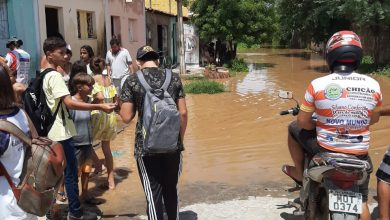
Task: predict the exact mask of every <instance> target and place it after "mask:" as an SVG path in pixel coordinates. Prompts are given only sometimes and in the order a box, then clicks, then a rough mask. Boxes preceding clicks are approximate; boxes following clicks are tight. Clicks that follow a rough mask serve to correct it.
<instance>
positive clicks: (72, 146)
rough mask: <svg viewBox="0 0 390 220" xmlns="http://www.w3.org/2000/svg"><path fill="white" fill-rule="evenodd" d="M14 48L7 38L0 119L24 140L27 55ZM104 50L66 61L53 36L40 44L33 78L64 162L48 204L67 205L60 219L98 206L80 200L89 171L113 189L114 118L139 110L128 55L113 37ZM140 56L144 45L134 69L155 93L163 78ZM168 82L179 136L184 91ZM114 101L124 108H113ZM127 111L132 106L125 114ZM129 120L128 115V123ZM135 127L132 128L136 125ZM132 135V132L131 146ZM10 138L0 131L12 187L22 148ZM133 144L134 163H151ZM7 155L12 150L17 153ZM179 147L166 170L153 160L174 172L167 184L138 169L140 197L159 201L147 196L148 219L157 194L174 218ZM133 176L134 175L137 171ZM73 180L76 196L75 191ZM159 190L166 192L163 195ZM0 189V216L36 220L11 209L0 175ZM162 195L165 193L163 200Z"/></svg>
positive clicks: (64, 48)
mask: <svg viewBox="0 0 390 220" xmlns="http://www.w3.org/2000/svg"><path fill="white" fill-rule="evenodd" d="M21 42H22V41H21V40H18V39H16V38H13V39H10V40H9V42H8V43H7V45H6V46H7V48H9V49H10V52H9V53H8V54H7V57H6V58H5V59H0V65H1V67H0V79H1V82H0V84H1V85H2V86H3V87H4V88H6V89H5V90H2V94H1V102H0V118H1V119H5V120H8V121H11V122H15V123H16V125H17V126H18V127H20V128H22V129H23V131H24V132H25V133H26V134H29V133H30V131H29V130H28V126H26V124H28V120H27V118H28V114H26V113H25V111H23V95H24V91H25V90H26V88H27V87H28V84H27V82H28V81H29V79H28V72H29V63H28V64H22V62H27V61H26V59H25V58H22V57H25V54H27V53H25V52H22V50H21V49H20V46H21V45H22V43H21ZM110 45H111V49H110V50H109V51H108V52H107V56H106V58H105V59H104V58H101V57H97V56H95V54H94V51H93V49H92V47H91V46H89V45H84V46H82V47H81V48H80V51H79V52H80V60H78V61H76V62H74V63H72V62H71V61H70V60H71V57H72V55H73V51H72V48H71V46H70V45H69V44H67V43H66V42H65V40H64V39H63V38H62V37H61V36H57V37H51V38H48V39H46V40H45V41H44V44H43V52H44V55H43V56H42V58H41V61H40V71H39V72H40V73H39V74H44V75H43V83H42V89H43V91H44V93H45V95H46V103H47V105H48V106H49V108H50V109H51V111H52V113H53V115H54V117H55V121H54V123H53V125H52V127H51V128H50V130H49V132H48V134H47V137H48V138H49V139H51V140H52V141H56V142H59V143H61V145H62V147H63V150H64V154H65V158H66V168H65V172H64V181H63V183H62V184H61V185H60V187H59V189H58V194H57V196H56V200H57V201H56V202H57V203H64V202H67V203H68V207H69V212H68V216H67V218H68V219H97V217H98V216H97V215H96V213H88V212H86V211H85V210H84V211H83V209H82V204H84V203H86V204H92V205H98V204H100V203H101V201H100V200H98V199H96V198H94V197H91V196H90V195H89V194H88V182H89V177H90V175H91V173H95V174H99V173H101V172H102V171H106V172H107V181H106V184H104V185H103V187H104V188H106V189H107V190H114V189H115V178H114V160H113V156H112V152H111V146H110V143H111V141H112V140H113V139H114V138H115V136H116V133H117V130H116V129H117V114H118V113H120V115H121V117H122V120H123V121H124V122H125V123H129V122H130V120H131V119H132V118H133V117H134V115H133V113H134V112H133V111H135V109H138V110H139V111H141V112H142V110H140V107H141V106H142V104H141V102H142V100H143V99H144V97H143V95H142V92H143V91H140V90H139V89H140V87H137V88H138V90H137V91H132V89H133V85H131V83H133V82H134V77H128V76H135V74H134V72H135V70H134V67H133V63H132V59H131V56H130V53H129V52H128V50H127V49H125V48H123V47H121V45H120V41H119V40H118V39H116V38H113V39H112V40H111V41H110ZM148 48H149V47H148ZM144 50H145V49H144V47H142V48H140V49H139V52H138V53H137V63H138V65H139V67H140V68H141V69H144V71H145V72H149V70H150V71H152V72H153V74H146V75H147V77H146V78H147V81H148V82H149V83H151V86H152V87H156V88H157V87H161V85H159V83H161V82H164V78H165V75H164V73H165V72H164V73H161V70H160V69H159V68H158V65H159V62H158V55H157V53H156V52H155V51H154V50H148V51H146V52H145V51H144ZM142 51H144V52H142ZM140 54H142V56H141V55H140ZM151 54H152V55H153V56H151ZM151 58H152V59H151ZM28 62H29V60H28ZM152 64H153V65H152ZM127 78H129V79H127ZM172 78H173V79H172V81H171V83H170V85H171V86H170V87H169V89H168V92H169V93H171V94H172V96H174V97H175V100H176V101H177V102H178V107H179V109H180V112H181V115H182V117H181V119H182V121H183V126H182V128H181V130H180V131H181V132H182V135H184V131H185V125H186V120H187V119H186V108H185V101H184V91H183V87H182V84H181V81H180V77H179V76H178V75H177V74H174V76H173V77H172ZM122 86H123V87H122ZM122 88H123V89H124V90H123V91H122ZM179 92H180V94H179ZM120 100H121V101H120ZM119 103H121V106H123V107H124V108H119ZM122 103H123V104H122ZM129 106H132V107H130V108H128V107H129ZM119 109H120V111H119ZM57 112H59V113H57ZM141 114H142V113H141ZM130 115H132V117H131V119H130ZM184 122H185V123H184ZM138 123H139V124H140V122H138ZM137 127H139V126H137ZM140 132H141V131H140V130H139V129H137V131H136V136H137V138H136V139H137V140H138V137H139V135H138V134H140ZM182 138H183V136H181V137H178V139H182ZM13 139H17V137H15V136H13V135H10V134H8V133H6V132H1V131H0V143H1V145H0V149H1V151H0V159H1V162H2V163H3V164H4V166H5V167H6V169H7V172H8V173H10V175H11V176H12V177H13V178H14V183H15V184H16V185H17V184H19V176H20V173H21V171H22V168H23V164H22V162H23V158H24V151H23V144H21V143H20V142H17V143H18V145H17V146H13V144H14V143H15V141H13ZM94 141H96V142H99V143H100V144H101V148H102V151H103V154H104V163H102V162H101V160H100V159H99V157H98V156H97V154H96V152H95V150H94V148H93V147H92V144H93V142H94ZM136 145H137V148H136V149H137V150H136V152H135V155H136V156H137V158H144V159H145V158H149V159H150V161H154V160H155V158H154V157H149V155H146V154H143V153H142V152H141V151H140V150H139V149H140V146H138V145H139V140H138V142H137V144H136ZM181 146H182V145H181ZM14 147H15V148H14ZM14 149H15V150H16V149H17V150H18V151H19V153H17V151H15V150H14ZM182 149H183V148H182V147H181V148H180V149H178V150H177V154H175V155H174V159H175V161H176V162H175V163H174V164H171V163H172V160H171V159H172V158H164V159H161V160H163V161H165V163H168V164H171V165H170V166H174V167H175V170H176V175H173V176H167V177H166V179H165V181H167V180H169V183H168V182H167V183H164V185H162V186H160V187H157V185H158V184H160V183H161V184H162V182H161V181H160V180H158V179H157V177H153V175H156V172H155V171H152V170H150V171H146V170H143V171H142V174H145V175H149V179H150V183H149V184H150V186H147V185H145V183H144V182H143V185H144V188H145V193H146V195H150V192H149V190H150V188H153V189H156V191H153V192H152V194H153V196H152V197H153V198H154V197H156V198H157V197H158V198H159V200H154V199H153V198H151V197H147V198H149V199H148V203H153V204H150V205H149V207H153V208H154V207H157V209H155V208H154V209H153V210H149V209H148V213H150V215H151V216H155V218H156V216H158V218H159V219H160V218H161V216H162V214H163V211H162V206H163V202H162V197H163V196H162V195H163V194H164V198H165V200H164V204H165V206H166V207H169V210H170V212H169V216H170V219H176V217H177V215H178V207H177V204H178V201H177V190H176V185H177V181H178V173H179V172H178V170H179V167H180V166H179V161H181V156H180V155H181V150H182ZM11 150H12V151H11ZM14 151H15V152H14ZM16 155H17V158H19V160H15V161H12V160H11V158H15V156H16ZM145 160H146V159H145ZM141 161H142V160H141ZM145 163H146V162H145ZM152 166H153V167H154V166H156V164H153V165H143V167H146V168H145V169H147V170H149V169H155V168H153V167H152ZM139 171H140V176H141V168H140V170H139ZM171 171H172V170H170V172H171ZM160 174H162V173H159V174H158V175H159V176H160ZM79 178H80V182H81V193H80V192H79V185H78V179H79ZM156 187H157V188H156ZM166 187H168V188H167V189H165V188H166ZM0 191H1V193H0V197H1V202H0V218H3V219H9V218H15V219H36V216H33V215H31V214H29V213H26V212H24V211H23V210H22V209H21V208H20V207H18V205H17V200H16V198H15V196H14V195H13V193H12V191H11V190H10V186H9V185H8V183H7V182H6V181H4V180H3V179H2V177H0ZM165 191H167V192H169V194H165ZM168 199H169V200H168ZM154 203H155V204H154ZM156 213H157V214H156ZM54 214H55V213H52V212H51V211H49V212H48V213H47V214H46V218H47V219H53V218H54ZM155 218H152V219H155Z"/></svg>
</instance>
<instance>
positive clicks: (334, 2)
mask: <svg viewBox="0 0 390 220" xmlns="http://www.w3.org/2000/svg"><path fill="white" fill-rule="evenodd" d="M278 3H279V4H278V12H279V16H280V33H281V34H280V35H281V37H280V38H281V41H282V43H283V42H287V43H293V42H291V41H294V40H296V39H297V38H299V39H300V40H302V41H304V42H306V43H308V42H310V41H314V42H316V43H320V42H326V41H327V39H329V37H330V36H331V35H332V34H333V33H335V32H337V31H340V30H343V29H344V30H345V29H352V27H353V25H357V26H359V27H368V28H370V29H371V30H372V31H373V33H374V34H375V32H379V30H385V29H389V26H390V1H388V0H386V1H383V0H280V1H278Z"/></svg>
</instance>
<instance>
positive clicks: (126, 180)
mask: <svg viewBox="0 0 390 220" xmlns="http://www.w3.org/2000/svg"><path fill="white" fill-rule="evenodd" d="M239 56H240V57H242V58H244V59H245V60H246V61H247V63H248V65H249V69H250V71H249V73H248V74H244V75H242V76H238V77H235V78H231V79H228V80H224V81H221V82H222V83H224V84H225V86H226V88H227V90H228V92H225V93H222V94H215V95H192V94H187V97H186V100H187V107H188V112H189V113H188V115H189V120H188V128H187V132H186V136H185V142H184V143H185V148H186V150H185V151H184V152H183V156H184V157H183V161H184V164H183V174H182V176H181V178H180V186H179V188H180V192H181V196H180V200H181V202H182V203H184V204H190V203H191V200H197V201H199V200H202V198H206V197H207V196H208V195H207V194H210V193H213V190H214V191H215V192H218V191H220V189H221V188H218V187H216V186H222V188H224V187H225V188H226V187H228V188H229V187H230V188H234V189H238V190H242V192H245V187H246V186H249V185H251V186H258V187H259V188H261V187H262V186H269V185H271V186H272V185H275V184H276V185H277V184H280V185H289V184H290V185H292V181H291V180H290V179H289V178H287V177H286V176H285V175H284V174H283V173H282V172H281V171H280V167H281V166H282V164H284V163H290V164H291V160H290V157H289V152H288V148H287V125H288V124H289V123H290V122H291V121H292V120H294V117H293V116H291V115H287V116H280V115H279V112H280V111H281V110H286V109H288V108H290V107H293V106H294V105H295V103H294V102H293V101H289V100H287V101H286V100H282V99H280V98H278V91H279V90H289V91H293V93H294V96H295V97H296V98H297V99H298V100H302V97H303V94H304V92H305V89H306V87H307V85H308V84H309V83H310V81H311V80H313V79H314V78H316V77H320V76H323V75H325V74H327V73H328V72H327V69H326V63H325V62H324V61H323V58H322V57H321V56H320V55H319V54H315V53H305V52H304V51H302V50H287V49H259V50H258V51H254V52H252V53H243V54H239ZM374 78H375V79H377V80H378V81H379V83H380V85H381V89H382V93H383V97H384V104H385V105H386V104H390V79H389V78H386V77H379V76H374ZM134 127H135V122H132V123H131V124H130V125H129V127H127V128H126V129H125V130H124V132H122V133H120V134H119V135H118V137H117V138H116V140H115V141H114V142H113V144H112V149H113V154H114V159H115V164H116V167H117V174H116V176H117V182H118V185H117V188H116V189H115V190H114V191H107V192H101V194H100V195H104V197H105V199H106V200H107V202H106V203H105V204H103V205H102V206H100V207H99V208H100V209H102V210H104V213H110V212H116V213H118V212H119V213H122V214H119V216H127V217H132V216H136V215H138V214H140V213H141V214H142V213H144V212H145V211H144V209H145V207H146V204H145V200H144V196H143V192H142V188H141V184H140V181H139V178H138V173H137V168H136V164H135V160H134V157H133V145H134ZM371 131H372V139H371V140H372V142H371V147H370V154H371V157H372V161H373V164H374V169H375V170H376V169H377V167H378V165H379V163H380V161H381V159H382V156H383V153H384V152H385V151H386V149H387V146H388V145H389V144H390V135H389V133H390V117H388V118H385V117H383V118H381V120H380V122H379V123H378V124H376V125H374V126H372V127H371ZM99 181H100V182H101V181H104V178H103V177H99V179H98V180H95V182H99ZM375 184H376V179H375V178H374V177H373V176H372V178H371V183H370V186H371V187H372V188H374V187H375ZM197 185H201V186H203V189H202V190H196V189H197V187H196V186H197ZM191 190H193V191H191ZM248 190H250V189H248ZM202 192H203V193H204V194H203V195H202ZM195 194H196V195H195ZM97 195H99V194H97ZM106 217H115V214H113V215H108V216H106Z"/></svg>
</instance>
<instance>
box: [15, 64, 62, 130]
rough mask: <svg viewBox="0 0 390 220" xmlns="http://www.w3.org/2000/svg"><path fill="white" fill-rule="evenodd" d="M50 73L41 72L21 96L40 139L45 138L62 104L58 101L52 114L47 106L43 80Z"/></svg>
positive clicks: (49, 69)
mask: <svg viewBox="0 0 390 220" xmlns="http://www.w3.org/2000/svg"><path fill="white" fill-rule="evenodd" d="M51 71H55V70H54V69H52V68H47V69H45V70H44V71H42V72H41V73H40V74H39V76H37V77H36V78H35V79H33V81H32V82H31V83H30V84H29V86H28V87H27V89H26V91H25V92H24V93H23V95H22V99H23V104H24V109H25V111H26V113H27V114H28V116H30V118H31V121H32V122H33V124H34V127H35V128H36V130H37V132H38V134H39V136H42V137H47V134H48V133H49V131H50V129H51V127H52V126H53V123H54V121H55V118H56V116H57V113H58V110H59V109H60V106H61V104H62V100H60V102H59V103H58V106H57V109H56V110H55V112H54V114H53V113H52V112H51V110H50V108H49V106H48V105H47V102H46V95H45V92H44V91H43V78H44V77H45V76H46V74H47V73H49V72H51ZM63 114H64V113H63ZM63 118H64V117H63Z"/></svg>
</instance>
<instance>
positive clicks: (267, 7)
mask: <svg viewBox="0 0 390 220" xmlns="http://www.w3.org/2000/svg"><path fill="white" fill-rule="evenodd" d="M191 11H192V12H193V13H194V15H193V16H192V17H191V21H192V22H193V23H194V24H195V26H197V27H198V29H199V36H200V39H202V40H204V41H211V40H213V39H220V40H222V41H227V42H228V45H229V51H230V52H231V58H235V57H236V50H237V43H245V44H247V45H253V44H260V43H266V42H271V41H272V38H273V34H274V33H275V31H276V29H277V22H276V11H275V3H274V0H195V1H194V2H192V4H191Z"/></svg>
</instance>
